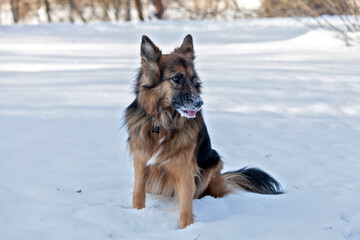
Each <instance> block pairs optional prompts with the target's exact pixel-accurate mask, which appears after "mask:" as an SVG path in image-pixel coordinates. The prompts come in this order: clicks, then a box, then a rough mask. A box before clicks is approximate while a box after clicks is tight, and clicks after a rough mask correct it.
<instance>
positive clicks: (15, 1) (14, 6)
mask: <svg viewBox="0 0 360 240" xmlns="http://www.w3.org/2000/svg"><path fill="white" fill-rule="evenodd" d="M10 3H11V11H12V14H13V20H14V23H18V22H19V0H11V1H10Z"/></svg>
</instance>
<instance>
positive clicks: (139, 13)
mask: <svg viewBox="0 0 360 240" xmlns="http://www.w3.org/2000/svg"><path fill="white" fill-rule="evenodd" d="M135 5H136V10H137V12H138V16H139V19H140V21H144V16H143V14H142V4H141V0H135Z"/></svg>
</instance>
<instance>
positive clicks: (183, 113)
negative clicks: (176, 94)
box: [176, 108, 198, 118]
mask: <svg viewBox="0 0 360 240" xmlns="http://www.w3.org/2000/svg"><path fill="white" fill-rule="evenodd" d="M176 110H177V111H178V112H179V113H180V115H181V116H182V117H186V118H195V117H196V113H197V112H198V111H195V110H183V109H181V108H177V109H176Z"/></svg>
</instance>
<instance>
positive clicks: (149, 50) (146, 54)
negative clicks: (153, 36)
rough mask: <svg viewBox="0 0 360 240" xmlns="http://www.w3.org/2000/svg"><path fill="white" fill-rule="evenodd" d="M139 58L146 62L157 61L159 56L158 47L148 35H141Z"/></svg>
mask: <svg viewBox="0 0 360 240" xmlns="http://www.w3.org/2000/svg"><path fill="white" fill-rule="evenodd" d="M140 54H141V58H142V59H144V60H145V61H146V62H155V63H157V62H158V61H159V59H160V56H161V51H160V49H159V48H158V47H157V46H156V45H155V44H154V43H153V42H152V41H151V40H150V38H149V37H148V36H145V35H143V36H142V39H141V53H140Z"/></svg>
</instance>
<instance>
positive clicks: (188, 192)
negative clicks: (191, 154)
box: [167, 159, 195, 229]
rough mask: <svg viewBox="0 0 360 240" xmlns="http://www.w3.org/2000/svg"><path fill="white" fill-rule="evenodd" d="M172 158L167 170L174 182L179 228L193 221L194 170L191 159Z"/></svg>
mask: <svg viewBox="0 0 360 240" xmlns="http://www.w3.org/2000/svg"><path fill="white" fill-rule="evenodd" d="M177 160H178V161H176V160H174V161H173V164H169V165H168V166H167V170H168V171H169V172H170V175H171V177H172V179H173V181H174V183H175V188H176V193H177V196H178V198H179V204H180V228H181V229H183V228H186V227H187V226H189V225H190V224H192V223H193V222H194V214H193V197H194V193H195V181H194V170H193V166H192V164H191V161H184V159H177Z"/></svg>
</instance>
